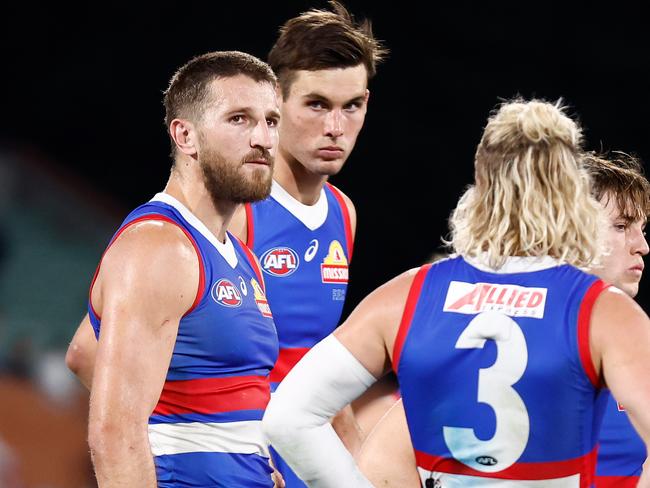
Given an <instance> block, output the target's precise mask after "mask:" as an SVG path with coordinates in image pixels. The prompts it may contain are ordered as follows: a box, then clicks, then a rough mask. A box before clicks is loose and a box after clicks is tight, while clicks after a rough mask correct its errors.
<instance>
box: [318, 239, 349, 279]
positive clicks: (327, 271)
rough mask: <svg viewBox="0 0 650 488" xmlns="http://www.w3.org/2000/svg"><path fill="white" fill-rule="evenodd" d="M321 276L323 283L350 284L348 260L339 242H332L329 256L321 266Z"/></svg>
mask: <svg viewBox="0 0 650 488" xmlns="http://www.w3.org/2000/svg"><path fill="white" fill-rule="evenodd" d="M320 275H321V280H322V282H323V283H347V282H348V258H347V257H346V256H345V253H344V252H343V246H341V243H340V242H339V241H337V240H334V241H332V242H330V247H329V251H328V253H327V256H325V259H323V262H322V263H321V265H320Z"/></svg>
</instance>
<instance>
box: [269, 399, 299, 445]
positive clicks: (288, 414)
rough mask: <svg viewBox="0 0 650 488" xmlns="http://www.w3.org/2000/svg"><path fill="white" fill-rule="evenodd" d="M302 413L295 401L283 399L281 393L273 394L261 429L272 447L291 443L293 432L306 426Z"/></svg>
mask: <svg viewBox="0 0 650 488" xmlns="http://www.w3.org/2000/svg"><path fill="white" fill-rule="evenodd" d="M304 420H305V419H304V415H303V413H302V412H301V411H300V409H299V408H297V407H296V404H295V403H292V402H286V401H284V397H283V396H282V395H279V396H275V395H274V396H273V398H272V399H271V402H269V404H268V406H267V408H266V411H265V412H264V417H263V419H262V430H263V432H264V435H265V436H266V438H267V439H268V441H269V443H270V444H271V445H273V446H274V447H278V446H280V447H281V446H283V445H284V444H287V443H289V444H292V443H293V441H294V440H295V434H296V433H297V432H300V431H302V430H303V429H305V428H306V427H307V425H306V424H305V422H304Z"/></svg>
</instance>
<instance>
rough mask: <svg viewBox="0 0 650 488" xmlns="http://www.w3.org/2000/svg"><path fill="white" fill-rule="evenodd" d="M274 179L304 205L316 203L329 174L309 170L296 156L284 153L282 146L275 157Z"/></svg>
mask: <svg viewBox="0 0 650 488" xmlns="http://www.w3.org/2000/svg"><path fill="white" fill-rule="evenodd" d="M273 179H274V180H275V181H276V182H278V183H279V184H280V186H281V187H282V188H284V189H285V190H286V191H287V193H289V195H291V196H292V197H293V198H295V199H296V200H298V201H299V202H300V203H302V204H303V205H314V204H315V203H316V202H317V201H318V198H319V197H320V192H321V190H322V189H323V186H325V183H326V182H327V176H325V175H318V174H315V173H312V172H310V171H308V170H307V168H305V167H304V166H303V165H302V164H300V162H298V161H297V160H296V159H295V158H293V157H292V156H291V155H289V154H286V153H284V152H283V151H282V148H280V150H279V151H278V154H277V156H276V159H275V168H274V169H273Z"/></svg>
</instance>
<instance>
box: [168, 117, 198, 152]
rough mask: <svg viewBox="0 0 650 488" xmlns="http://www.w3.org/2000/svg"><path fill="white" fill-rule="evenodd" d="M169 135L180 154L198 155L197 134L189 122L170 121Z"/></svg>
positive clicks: (182, 120) (183, 120)
mask: <svg viewBox="0 0 650 488" xmlns="http://www.w3.org/2000/svg"><path fill="white" fill-rule="evenodd" d="M169 135H170V136H171V138H172V139H173V140H174V143H175V144H176V147H177V148H178V150H179V151H180V152H181V153H183V154H187V155H188V156H195V155H196V154H197V153H198V149H199V148H198V142H199V141H198V132H197V130H196V127H194V124H193V123H192V122H190V121H189V120H185V119H174V120H172V121H171V123H170V124H169Z"/></svg>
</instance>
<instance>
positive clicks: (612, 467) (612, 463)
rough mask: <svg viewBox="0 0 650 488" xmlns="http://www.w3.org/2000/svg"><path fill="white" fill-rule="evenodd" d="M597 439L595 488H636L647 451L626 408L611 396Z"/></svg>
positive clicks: (609, 394)
mask: <svg viewBox="0 0 650 488" xmlns="http://www.w3.org/2000/svg"><path fill="white" fill-rule="evenodd" d="M607 397H608V398H607V407H606V408H605V416H604V417H603V425H602V426H601V428H600V437H599V438H598V443H599V445H598V459H597V461H596V488H634V487H636V485H637V483H638V482H639V477H640V476H641V471H642V468H643V463H644V462H645V459H646V457H647V451H646V447H645V444H644V443H643V440H642V439H641V437H640V436H639V434H637V432H636V430H634V427H633V426H632V423H631V422H630V419H629V418H628V417H627V413H625V409H624V408H623V406H621V405H619V404H618V403H617V402H616V400H615V399H614V397H613V396H612V395H611V393H609V392H608V394H607Z"/></svg>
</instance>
